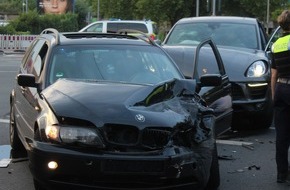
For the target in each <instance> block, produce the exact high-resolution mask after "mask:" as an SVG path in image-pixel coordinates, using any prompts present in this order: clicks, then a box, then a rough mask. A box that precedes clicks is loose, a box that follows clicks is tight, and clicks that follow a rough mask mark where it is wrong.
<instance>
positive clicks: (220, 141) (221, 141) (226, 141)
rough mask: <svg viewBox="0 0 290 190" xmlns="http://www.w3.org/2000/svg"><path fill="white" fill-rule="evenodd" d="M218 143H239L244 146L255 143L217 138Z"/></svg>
mask: <svg viewBox="0 0 290 190" xmlns="http://www.w3.org/2000/svg"><path fill="white" fill-rule="evenodd" d="M216 143H218V144H227V145H238V146H242V145H243V144H244V145H253V143H252V142H244V141H231V140H219V139H218V140H216Z"/></svg>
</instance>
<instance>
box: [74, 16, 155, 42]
mask: <svg viewBox="0 0 290 190" xmlns="http://www.w3.org/2000/svg"><path fill="white" fill-rule="evenodd" d="M123 29H128V30H138V31H141V32H143V33H145V34H147V35H149V36H150V37H151V39H153V40H156V38H157V34H158V27H157V23H156V22H153V21H151V20H120V19H118V20H102V21H96V22H93V23H91V24H89V25H87V26H85V27H84V28H82V29H81V30H80V31H79V32H101V33H117V32H118V31H120V30H123Z"/></svg>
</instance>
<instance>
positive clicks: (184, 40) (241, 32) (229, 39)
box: [166, 22, 258, 49]
mask: <svg viewBox="0 0 290 190" xmlns="http://www.w3.org/2000/svg"><path fill="white" fill-rule="evenodd" d="M207 38H212V39H213V41H214V42H215V44H216V45H221V46H230V47H243V48H250V49H257V48H258V41H257V32H256V28H255V25H253V24H243V23H225V22H224V23H223V22H197V23H182V24H177V25H176V26H175V28H174V29H173V31H172V33H171V34H170V36H169V38H168V40H167V41H166V44H167V45H198V44H199V43H200V42H201V41H202V40H205V39H207Z"/></svg>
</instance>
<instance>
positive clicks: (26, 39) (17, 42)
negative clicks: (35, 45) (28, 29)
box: [0, 34, 37, 51]
mask: <svg viewBox="0 0 290 190" xmlns="http://www.w3.org/2000/svg"><path fill="white" fill-rule="evenodd" d="M36 37H37V35H1V34H0V50H3V51H15V50H26V48H27V47H28V46H29V45H30V43H31V42H32V41H33V40H34V39H35V38H36Z"/></svg>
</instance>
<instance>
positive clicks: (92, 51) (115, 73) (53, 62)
mask: <svg viewBox="0 0 290 190" xmlns="http://www.w3.org/2000/svg"><path fill="white" fill-rule="evenodd" d="M48 70H49V73H48V75H49V77H48V78H49V79H48V80H49V81H48V83H49V84H52V83H54V82H55V81H56V80H57V79H59V78H74V79H85V80H103V81H117V82H129V83H139V84H157V83H159V82H162V81H166V80H170V79H172V78H178V79H180V78H182V77H183V76H182V75H181V74H180V72H179V70H178V69H177V67H176V66H175V64H174V63H173V62H172V60H171V59H170V58H169V57H168V56H167V55H166V54H165V53H164V52H163V51H162V50H160V49H159V48H157V47H156V48H155V47H152V46H132V45H130V46H126V45H101V46H97V45H91V46H88V45H83V46H81V45H75V46H58V47H57V48H56V49H55V50H54V52H53V56H52V57H51V59H50V66H49V69H48Z"/></svg>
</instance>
